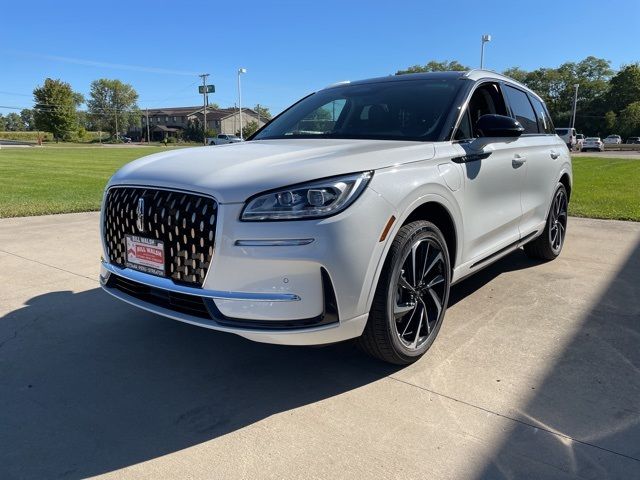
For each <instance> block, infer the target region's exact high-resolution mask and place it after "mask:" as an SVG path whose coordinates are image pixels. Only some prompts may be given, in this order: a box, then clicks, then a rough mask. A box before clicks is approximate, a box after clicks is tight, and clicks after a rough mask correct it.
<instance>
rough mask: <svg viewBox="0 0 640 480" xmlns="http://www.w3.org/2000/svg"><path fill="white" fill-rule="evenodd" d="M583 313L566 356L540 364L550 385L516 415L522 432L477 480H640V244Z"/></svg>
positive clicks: (508, 439) (501, 447)
mask: <svg viewBox="0 0 640 480" xmlns="http://www.w3.org/2000/svg"><path fill="white" fill-rule="evenodd" d="M585 307H586V308H588V309H589V310H587V312H586V314H585V317H584V321H583V323H582V325H581V326H580V327H579V328H578V329H577V330H576V332H575V335H574V336H573V338H572V339H571V340H570V342H569V343H568V344H567V345H566V346H565V348H564V349H563V350H560V351H559V352H558V355H557V356H555V357H554V358H551V359H540V361H542V362H546V363H548V365H549V367H548V373H547V375H546V377H545V378H544V380H543V381H542V382H541V383H540V384H539V385H538V386H536V387H535V391H534V392H533V395H532V397H531V399H530V400H529V401H528V402H527V403H525V405H524V406H523V407H521V409H520V411H518V412H514V413H513V414H512V415H513V416H514V417H515V418H516V419H518V420H519V421H521V422H522V424H520V425H518V426H516V427H515V428H513V429H511V430H510V431H507V432H505V435H504V437H503V438H502V439H501V442H498V443H497V446H496V451H495V454H494V455H492V461H491V462H490V463H488V464H487V465H485V466H484V468H482V469H481V471H480V472H479V474H478V476H477V478H478V479H512V478H531V476H530V475H533V473H532V472H533V471H536V470H538V468H540V465H541V464H544V465H545V467H544V468H547V467H549V466H553V468H550V469H549V470H547V472H549V473H548V475H550V476H551V477H553V478H569V477H570V478H575V477H579V478H593V479H608V478H621V479H632V478H635V479H640V243H639V244H637V245H636V246H635V249H634V250H633V251H632V253H631V255H630V256H629V257H628V258H627V259H626V262H625V263H624V265H623V267H622V268H621V270H620V271H619V272H617V274H615V277H614V278H613V280H612V281H611V283H610V284H609V285H608V286H607V288H606V289H605V291H604V293H603V294H602V295H601V297H600V298H594V299H593V303H592V304H591V305H585ZM525 424H526V425H525ZM531 426H535V427H537V428H538V430H536V429H534V428H531ZM549 432H555V433H556V434H557V435H552V434H551V433H549ZM569 437H571V439H573V440H571V439H570V438H569ZM549 440H552V441H549ZM534 452H535V453H534ZM532 453H534V456H535V457H536V458H539V459H542V460H539V461H538V462H536V463H538V465H535V464H533V461H532V460H531V456H532ZM604 458H607V459H608V460H607V461H602V460H603V459H604ZM604 465H608V467H605V466H604ZM612 466H613V467H612ZM527 472H529V473H527ZM634 472H635V473H634Z"/></svg>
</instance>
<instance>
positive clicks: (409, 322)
mask: <svg viewBox="0 0 640 480" xmlns="http://www.w3.org/2000/svg"><path fill="white" fill-rule="evenodd" d="M416 310H418V308H414V309H413V311H412V312H411V316H410V317H409V320H407V323H406V324H405V326H404V330H403V331H402V333H401V334H400V338H401V339H402V338H403V337H404V335H405V333H407V329H408V328H409V325H411V320H413V317H414V315H415V314H416Z"/></svg>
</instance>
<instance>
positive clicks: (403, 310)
mask: <svg viewBox="0 0 640 480" xmlns="http://www.w3.org/2000/svg"><path fill="white" fill-rule="evenodd" d="M414 308H416V303H415V302H414V303H411V302H407V303H400V304H399V303H396V304H395V306H394V307H393V316H394V317H395V318H396V319H398V318H400V317H403V316H404V315H406V314H407V313H409V312H410V311H411V310H413V309H414Z"/></svg>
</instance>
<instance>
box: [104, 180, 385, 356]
mask: <svg viewBox="0 0 640 480" xmlns="http://www.w3.org/2000/svg"><path fill="white" fill-rule="evenodd" d="M241 208H242V204H220V206H219V211H218V219H217V222H218V224H217V228H216V239H215V253H214V255H213V258H212V261H211V265H210V268H209V271H208V274H207V277H206V279H205V281H204V283H203V285H202V288H197V287H189V286H184V285H180V284H177V283H175V282H173V281H172V280H170V279H167V278H161V277H155V276H153V275H149V274H145V273H142V272H138V271H135V270H131V269H126V268H119V267H117V266H114V265H111V264H109V263H103V264H102V268H101V283H102V286H103V288H104V289H105V290H106V291H107V292H108V293H109V294H111V295H113V296H115V297H117V298H119V299H121V300H123V301H126V302H128V303H130V304H133V305H135V306H137V307H140V308H143V309H145V310H148V311H151V312H154V313H157V314H160V315H164V316H167V317H170V318H173V319H176V320H180V321H183V322H187V323H191V324H195V325H199V326H202V327H206V328H211V329H214V330H220V331H225V332H230V333H235V334H238V335H241V336H243V337H246V338H249V339H251V340H255V341H260V342H267V343H279V344H290V345H313V344H323V343H333V342H338V341H342V340H346V339H349V338H354V337H357V336H359V335H361V334H362V331H363V330H364V327H365V324H366V321H367V316H368V310H369V306H370V305H369V303H370V296H371V293H372V288H373V287H374V284H375V276H376V271H377V270H378V267H379V262H380V261H381V257H382V253H383V250H384V243H383V242H380V241H379V239H380V233H381V232H382V230H383V228H384V225H385V223H386V222H387V220H388V219H389V217H390V216H391V215H392V214H394V213H395V212H393V209H392V208H391V207H390V205H389V204H388V203H387V202H386V201H385V200H384V199H383V198H382V197H380V196H379V195H378V194H377V193H376V192H374V191H373V190H369V189H368V190H365V192H363V194H362V197H361V198H360V199H358V201H357V202H355V203H354V204H353V205H351V206H350V207H349V208H348V209H347V210H345V211H344V212H341V213H340V214H338V215H336V216H334V217H329V218H326V219H320V220H309V221H290V222H241V221H239V216H240V211H241ZM291 239H306V240H312V241H309V242H307V241H305V242H302V241H301V242H299V243H292V242H291ZM283 240H284V242H283ZM112 276H115V277H118V278H123V279H125V280H128V281H133V282H136V283H137V284H141V285H144V286H147V287H151V288H153V289H155V290H154V292H160V293H161V296H162V295H165V293H162V292H171V293H172V294H176V295H187V296H191V297H194V298H198V299H202V301H203V302H204V303H205V306H206V308H207V309H208V311H209V313H210V315H201V314H196V315H194V314H192V313H191V312H189V311H180V310H179V309H176V308H173V307H172V306H171V305H168V304H163V303H161V302H154V301H150V299H151V300H155V299H156V297H157V295H156V296H155V297H149V296H143V295H137V296H136V295H131V294H129V293H127V291H126V289H124V290H123V289H118V288H113V286H111V285H110V284H109V279H110V278H111V277H112ZM329 290H331V293H332V295H328V292H329ZM147 293H148V292H146V291H145V295H147ZM198 301H200V300H198ZM167 307H168V308H167ZM332 310H335V312H333V311H332Z"/></svg>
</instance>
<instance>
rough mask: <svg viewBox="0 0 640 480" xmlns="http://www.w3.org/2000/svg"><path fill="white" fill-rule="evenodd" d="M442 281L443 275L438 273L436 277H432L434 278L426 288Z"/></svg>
mask: <svg viewBox="0 0 640 480" xmlns="http://www.w3.org/2000/svg"><path fill="white" fill-rule="evenodd" d="M442 282H444V277H443V276H442V275H438V276H437V277H434V279H433V280H431V281H430V282H429V283H428V284H427V288H433V287H435V286H436V285H438V284H440V283H442Z"/></svg>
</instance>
